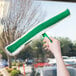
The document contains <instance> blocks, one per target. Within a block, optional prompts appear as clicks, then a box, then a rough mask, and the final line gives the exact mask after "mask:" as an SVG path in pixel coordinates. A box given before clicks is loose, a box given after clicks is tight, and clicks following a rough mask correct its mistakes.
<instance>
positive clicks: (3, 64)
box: [0, 60, 8, 68]
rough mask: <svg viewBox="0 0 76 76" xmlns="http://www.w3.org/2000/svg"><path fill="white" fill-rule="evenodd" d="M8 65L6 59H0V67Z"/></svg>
mask: <svg viewBox="0 0 76 76" xmlns="http://www.w3.org/2000/svg"><path fill="white" fill-rule="evenodd" d="M6 66H8V62H7V61H6V60H0V68H2V67H6Z"/></svg>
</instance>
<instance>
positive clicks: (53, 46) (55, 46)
mask: <svg viewBox="0 0 76 76" xmlns="http://www.w3.org/2000/svg"><path fill="white" fill-rule="evenodd" d="M50 39H51V40H52V43H51V42H50V40H49V39H48V38H47V37H45V38H44V40H43V42H46V43H45V44H44V45H43V47H46V48H45V49H48V50H50V51H51V52H52V53H53V54H54V56H55V57H57V56H59V55H61V48H60V42H59V41H58V40H56V39H54V38H52V37H50Z"/></svg>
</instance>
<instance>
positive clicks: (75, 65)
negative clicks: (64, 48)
mask: <svg viewBox="0 0 76 76" xmlns="http://www.w3.org/2000/svg"><path fill="white" fill-rule="evenodd" d="M64 63H65V64H67V65H71V66H72V67H75V68H76V62H74V61H64Z"/></svg>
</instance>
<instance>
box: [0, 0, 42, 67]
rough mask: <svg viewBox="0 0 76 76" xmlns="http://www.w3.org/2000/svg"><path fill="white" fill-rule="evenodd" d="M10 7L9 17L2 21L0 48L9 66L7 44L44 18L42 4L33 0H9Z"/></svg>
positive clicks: (9, 57) (9, 58) (9, 59)
mask: <svg viewBox="0 0 76 76" xmlns="http://www.w3.org/2000/svg"><path fill="white" fill-rule="evenodd" d="M9 1H10V7H9V10H8V15H7V17H3V18H2V20H1V23H2V24H3V25H4V29H3V33H2V35H1V36H0V48H1V49H2V50H3V51H4V52H5V54H6V55H7V57H8V62H9V67H10V66H11V56H9V55H8V54H7V53H6V50H5V46H7V45H8V44H10V43H12V42H13V41H15V40H16V39H17V38H19V37H20V36H21V35H23V34H24V33H26V32H27V31H28V30H29V29H30V28H32V27H33V26H35V25H36V24H37V23H39V22H40V21H41V20H42V19H43V13H42V11H41V8H40V5H35V2H34V1H33V0H9Z"/></svg>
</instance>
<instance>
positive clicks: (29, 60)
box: [26, 59, 34, 65]
mask: <svg viewBox="0 0 76 76" xmlns="http://www.w3.org/2000/svg"><path fill="white" fill-rule="evenodd" d="M33 62H34V60H33V59H28V60H27V61H26V64H27V65H31V64H33Z"/></svg>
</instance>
